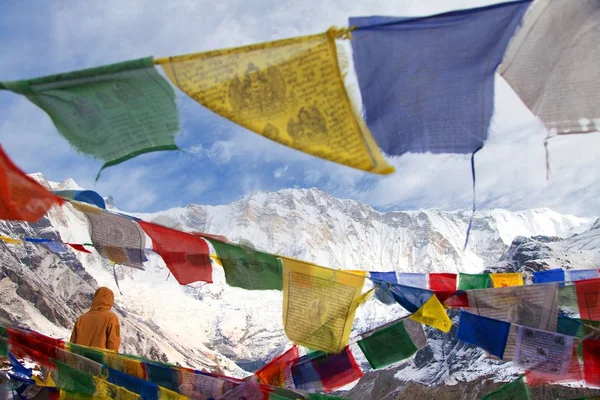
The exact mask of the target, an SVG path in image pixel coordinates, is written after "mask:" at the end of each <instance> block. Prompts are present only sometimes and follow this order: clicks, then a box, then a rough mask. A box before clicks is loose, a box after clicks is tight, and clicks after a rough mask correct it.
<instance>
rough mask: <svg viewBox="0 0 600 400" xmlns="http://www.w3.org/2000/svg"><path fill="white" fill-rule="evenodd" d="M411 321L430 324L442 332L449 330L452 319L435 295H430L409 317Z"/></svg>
mask: <svg viewBox="0 0 600 400" xmlns="http://www.w3.org/2000/svg"><path fill="white" fill-rule="evenodd" d="M409 318H410V319H412V320H413V321H417V322H420V323H422V324H425V325H429V326H432V327H434V328H436V329H439V330H440V331H442V332H450V328H452V321H451V320H450V318H449V317H448V314H446V310H444V307H443V306H442V303H440V301H439V300H438V298H437V296H431V298H430V299H429V300H427V302H426V303H425V304H423V306H422V307H421V308H419V309H418V310H417V312H415V313H414V314H412V315H411V316H410V317H409Z"/></svg>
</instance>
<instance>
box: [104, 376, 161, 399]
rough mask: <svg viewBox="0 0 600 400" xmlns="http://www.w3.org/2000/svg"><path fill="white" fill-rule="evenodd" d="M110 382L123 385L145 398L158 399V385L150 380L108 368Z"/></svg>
mask: <svg viewBox="0 0 600 400" xmlns="http://www.w3.org/2000/svg"><path fill="white" fill-rule="evenodd" d="M107 381H108V382H110V383H112V384H113V385H117V386H121V387H123V388H125V389H127V390H129V391H130V392H133V393H137V394H139V395H140V396H141V397H142V398H143V399H156V400H158V385H156V383H152V382H148V381H145V380H143V379H139V378H136V377H135V376H131V375H127V374H126V373H124V372H121V371H117V370H115V369H112V368H108V379H107Z"/></svg>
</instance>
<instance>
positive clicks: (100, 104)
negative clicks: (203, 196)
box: [0, 57, 179, 169]
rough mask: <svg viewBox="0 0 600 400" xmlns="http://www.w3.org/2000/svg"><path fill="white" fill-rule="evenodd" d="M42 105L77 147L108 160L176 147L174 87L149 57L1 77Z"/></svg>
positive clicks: (1, 85) (4, 85)
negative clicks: (25, 76) (23, 76)
mask: <svg viewBox="0 0 600 400" xmlns="http://www.w3.org/2000/svg"><path fill="white" fill-rule="evenodd" d="M0 89H8V90H12V91H13V92H15V93H19V94H22V95H24V96H26V97H27V98H28V99H29V100H30V101H31V102H32V103H34V104H35V105H37V106H38V107H40V108H41V109H42V110H44V111H45V112H46V113H48V115H49V116H50V118H51V119H52V122H53V123H54V125H55V126H56V128H57V129H58V131H59V132H60V133H61V134H62V135H63V136H64V137H65V139H67V140H68V141H69V143H70V144H71V145H72V146H73V147H75V148H76V149H77V150H78V151H80V152H82V153H85V154H89V155H91V156H92V157H94V158H97V159H101V160H104V161H106V163H105V164H104V166H102V169H104V168H106V167H109V166H111V165H115V164H119V163H121V162H123V161H126V160H129V159H131V158H133V157H136V156H138V155H140V154H144V153H148V152H151V151H158V150H176V149H177V146H175V141H174V139H175V134H176V133H177V132H178V131H179V117H178V114H177V106H176V104H175V92H174V91H173V88H172V87H171V85H169V84H168V82H167V81H166V80H165V79H164V78H163V77H161V76H160V74H158V72H157V71H156V70H155V68H154V61H153V59H152V57H147V58H142V59H139V60H132V61H125V62H122V63H118V64H111V65H106V66H102V67H98V68H90V69H85V70H80V71H74V72H69V73H64V74H59V75H53V76H47V77H43V78H37V79H33V80H24V81H14V82H0Z"/></svg>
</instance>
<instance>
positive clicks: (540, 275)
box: [533, 268, 565, 283]
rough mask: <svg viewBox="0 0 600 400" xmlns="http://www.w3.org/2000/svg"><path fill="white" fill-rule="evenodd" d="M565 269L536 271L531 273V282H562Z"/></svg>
mask: <svg viewBox="0 0 600 400" xmlns="http://www.w3.org/2000/svg"><path fill="white" fill-rule="evenodd" d="M564 281H565V271H564V270H563V269H562V268H555V269H549V270H546V271H536V272H534V273H533V283H550V282H564Z"/></svg>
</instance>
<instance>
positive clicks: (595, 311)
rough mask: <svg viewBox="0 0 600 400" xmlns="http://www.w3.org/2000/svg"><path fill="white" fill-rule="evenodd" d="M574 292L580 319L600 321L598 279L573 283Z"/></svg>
mask: <svg viewBox="0 0 600 400" xmlns="http://www.w3.org/2000/svg"><path fill="white" fill-rule="evenodd" d="M575 291H576V292H577V304H578V306H579V315H580V317H581V318H582V319H589V320H592V321H600V279H588V280H585V281H578V282H575Z"/></svg>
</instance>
